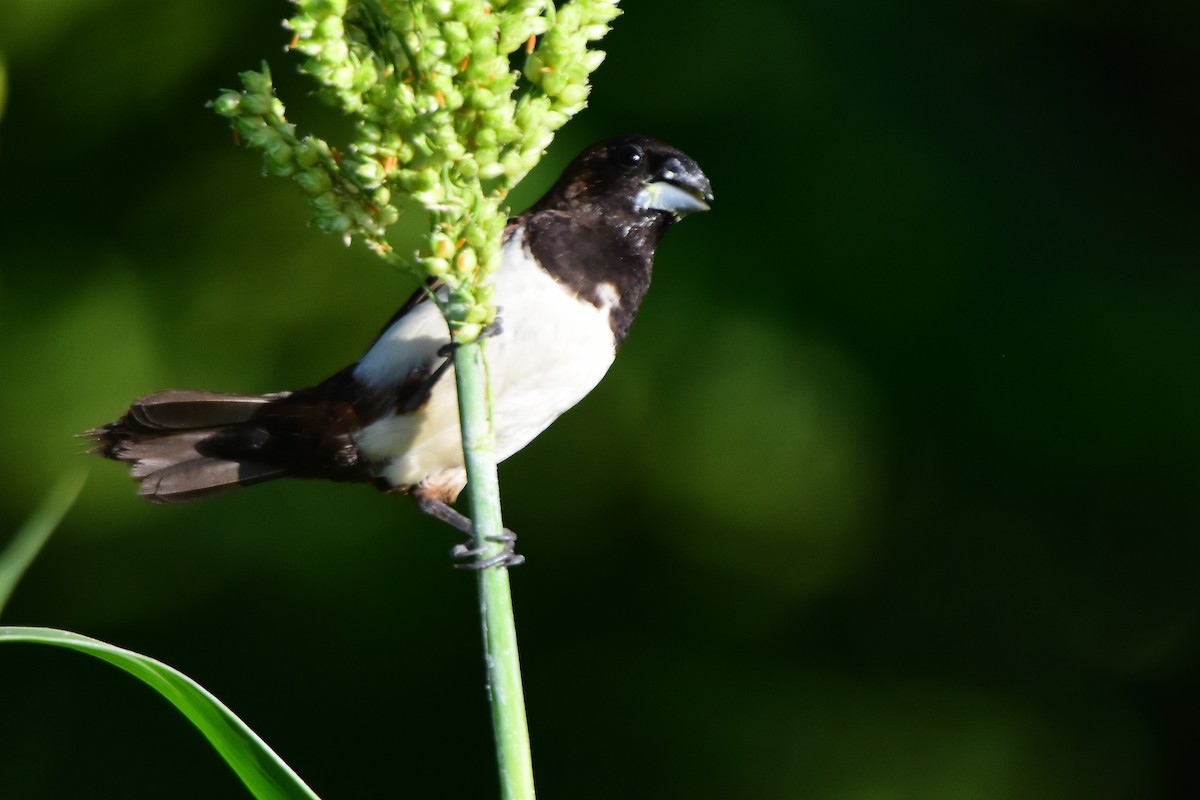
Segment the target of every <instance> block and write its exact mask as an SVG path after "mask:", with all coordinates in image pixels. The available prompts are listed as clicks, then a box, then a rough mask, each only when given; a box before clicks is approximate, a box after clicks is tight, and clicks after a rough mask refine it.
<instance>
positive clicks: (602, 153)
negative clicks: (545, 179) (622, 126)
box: [538, 136, 713, 223]
mask: <svg viewBox="0 0 1200 800" xmlns="http://www.w3.org/2000/svg"><path fill="white" fill-rule="evenodd" d="M712 199H713V195H712V186H711V185H710V184H709V181H708V177H707V176H705V174H704V172H702V171H701V169H700V167H699V165H698V164H696V162H695V161H693V160H692V159H690V158H689V157H688V156H686V155H684V154H683V153H681V152H680V151H679V150H676V149H675V148H674V147H671V146H670V145H667V144H663V143H662V142H660V141H658V140H656V139H651V138H650V137H648V136H622V137H620V138H617V139H608V140H606V141H603V142H600V143H599V144H596V145H593V146H592V147H590V148H588V149H587V150H585V151H584V152H583V153H582V154H580V155H579V156H578V157H577V158H576V159H575V160H574V161H572V162H571V163H570V165H569V166H568V167H567V168H566V169H565V170H564V171H563V174H562V177H561V178H559V180H558V183H556V184H555V185H554V186H553V188H551V189H550V191H549V192H548V193H547V194H546V196H545V197H544V198H542V200H541V202H540V203H538V208H539V209H551V208H553V209H558V210H561V211H570V212H572V213H580V212H582V213H585V214H588V213H591V214H600V215H603V216H604V217H605V218H610V219H613V220H614V221H617V220H630V218H636V219H639V220H642V221H644V222H646V223H652V222H662V223H670V222H672V221H674V220H676V219H678V218H679V217H681V216H683V215H684V214H687V213H690V212H692V211H707V210H708V204H709V203H710V202H711V201H712Z"/></svg>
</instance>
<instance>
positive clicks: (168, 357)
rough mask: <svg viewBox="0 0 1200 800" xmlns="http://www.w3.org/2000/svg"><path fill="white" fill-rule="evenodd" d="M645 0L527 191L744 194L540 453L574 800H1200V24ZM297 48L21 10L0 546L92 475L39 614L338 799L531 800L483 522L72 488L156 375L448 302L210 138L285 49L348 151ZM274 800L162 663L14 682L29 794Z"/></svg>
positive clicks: (252, 380)
mask: <svg viewBox="0 0 1200 800" xmlns="http://www.w3.org/2000/svg"><path fill="white" fill-rule="evenodd" d="M625 8H626V12H627V13H626V15H625V16H624V17H622V18H621V19H619V20H618V21H617V22H616V27H615V30H614V31H613V33H612V34H611V36H610V38H609V39H607V40H606V41H605V49H607V50H609V51H610V56H609V60H608V61H607V62H606V64H605V66H604V67H602V68H601V70H600V71H599V73H597V76H596V87H595V93H594V95H593V98H592V103H591V108H590V109H589V110H588V111H587V112H585V113H584V114H583V115H582V116H581V117H579V118H578V119H577V120H575V121H574V122H573V123H571V124H570V125H569V126H568V127H567V128H566V129H565V130H564V131H563V132H562V134H560V136H559V138H558V140H557V141H556V143H555V145H554V148H553V149H552V151H551V153H550V154H549V156H548V157H547V158H546V160H545V162H544V164H543V167H542V168H541V169H540V170H539V171H538V172H536V173H535V174H534V175H533V176H531V177H530V178H529V180H528V181H527V183H526V184H525V185H524V186H523V187H521V190H520V191H519V192H518V194H517V195H516V196H515V197H514V204H515V206H516V207H517V208H520V207H523V206H524V205H525V204H527V203H529V202H531V201H532V200H533V199H534V198H535V197H536V196H537V195H538V194H539V193H540V192H541V191H542V190H544V188H545V187H546V186H547V185H548V184H549V183H550V181H551V180H552V179H553V177H554V175H555V174H556V173H557V171H558V170H559V169H560V168H561V167H562V165H563V164H564V163H565V162H566V161H567V160H568V159H569V158H570V157H571V156H572V155H573V154H574V153H575V152H576V151H578V150H579V149H581V148H582V147H583V146H585V145H586V144H588V143H590V142H591V141H593V140H595V139H598V138H601V137H603V136H607V135H613V134H617V133H624V132H629V131H640V132H645V133H649V134H652V135H656V136H658V137H660V138H663V139H665V140H667V141H669V142H671V143H673V144H676V145H677V146H679V147H681V148H682V149H684V150H685V151H686V152H688V153H689V154H690V155H692V156H693V157H694V158H696V160H697V161H699V162H700V163H701V164H702V165H703V167H704V169H705V170H706V172H707V173H708V175H709V176H710V178H711V179H712V182H713V185H714V187H715V191H716V196H717V200H716V203H715V204H714V209H713V211H712V212H711V213H710V214H706V215H703V216H699V217H695V218H689V219H688V220H687V221H686V222H684V223H683V224H682V225H680V226H679V227H678V228H677V229H676V230H673V231H672V233H671V234H670V235H669V236H668V238H667V241H666V243H665V245H664V247H663V248H662V250H661V251H660V254H659V259H658V265H657V267H658V269H657V272H656V276H655V285H654V288H653V290H652V291H651V293H650V295H649V298H648V301H647V303H646V305H645V307H644V310H643V314H642V316H641V317H640V318H639V320H638V322H637V324H636V325H635V326H634V330H633V334H632V336H631V338H630V340H629V342H628V344H627V345H626V347H625V348H624V350H623V351H622V353H621V357H620V358H619V359H618V361H617V364H616V366H615V368H614V369H613V371H612V373H611V374H610V376H609V378H608V379H607V380H606V381H605V382H604V383H603V384H602V385H601V386H600V388H599V389H598V390H597V391H596V392H595V393H594V394H593V395H592V396H590V397H589V398H588V399H587V400H585V401H584V402H583V403H582V404H581V405H580V406H579V407H578V408H576V409H575V410H574V411H572V412H570V413H569V414H567V415H566V416H565V417H564V418H563V419H562V420H561V421H560V422H559V423H558V424H556V425H555V426H554V427H553V428H551V429H550V431H549V432H547V434H546V435H544V436H543V437H542V438H540V439H539V440H538V441H537V442H535V443H534V444H533V445H531V446H530V447H529V448H528V449H527V450H526V451H524V452H522V453H521V454H519V455H518V456H516V457H514V458H513V459H511V461H509V462H507V463H506V464H504V465H503V467H502V469H501V480H502V485H503V489H504V499H505V503H506V519H507V522H508V523H509V525H510V526H511V527H513V528H514V529H516V530H517V531H518V532H519V533H520V534H521V549H522V552H524V553H525V554H526V555H527V557H528V559H529V563H528V564H527V565H526V566H524V567H522V568H520V570H519V571H517V572H516V573H515V574H514V578H513V583H514V591H515V601H516V606H517V613H518V620H519V627H520V632H521V636H522V644H523V657H524V663H525V679H526V685H527V691H528V702H529V716H530V722H531V726H532V731H533V745H534V755H535V764H536V771H537V774H538V779H539V784H538V785H539V789H540V790H541V794H542V795H543V796H545V797H551V798H555V797H571V798H612V797H646V798H652V797H654V798H657V797H697V798H730V797H753V798H765V799H767V800H770V799H773V798H781V799H782V798H822V800H875V799H877V798H879V799H884V798H913V799H914V800H940V799H941V798H946V800H959V799H961V798H973V799H982V800H990V799H991V798H1013V797H1021V798H1025V799H1026V800H1029V799H1030V798H1033V799H1037V798H1054V799H1055V800H1070V799H1071V798H1088V800H1106V799H1107V798H1185V797H1196V796H1200V767H1197V763H1200V762H1197V759H1196V757H1195V738H1194V737H1195V719H1196V716H1197V714H1198V713H1200V696H1198V695H1200V692H1198V684H1197V667H1198V666H1200V580H1198V579H1197V576H1198V574H1200V535H1198V534H1200V500H1198V499H1197V498H1198V496H1200V495H1198V493H1197V486H1198V479H1200V456H1198V451H1200V422H1198V421H1197V414H1198V411H1200V370H1198V369H1197V367H1198V364H1197V356H1198V352H1200V315H1198V313H1197V309H1198V301H1200V272H1198V270H1197V268H1198V266H1200V223H1198V217H1200V192H1198V188H1200V110H1198V108H1200V106H1198V93H1197V84H1198V81H1200V44H1198V42H1200V8H1198V7H1197V6H1196V4H1194V3H1179V4H1177V5H1172V4H1169V3H1155V2H1149V3H1143V4H1140V5H1138V4H1118V3H1085V2H1079V1H1078V0H1076V1H1074V2H1073V1H1072V0H1042V1H1041V2H1028V1H1027V0H983V2H977V3H970V4H966V3H962V4H959V3H949V2H936V0H906V1H905V2H895V3H893V2H884V0H840V2H832V0H825V1H824V2H820V1H819V0H818V1H815V2H814V1H813V0H802V1H801V2H792V1H791V0H755V2H750V3H742V4H736V5H732V4H729V3H724V2H717V0H689V2H683V0H670V1H669V2H668V1H667V0H662V1H660V2H656V3H649V2H639V1H638V0H631V1H630V2H628V3H626V4H625ZM288 13H289V7H288V6H287V5H286V4H285V3H283V2H256V3H247V2H244V0H208V2H198V1H197V0H193V2H184V1H183V0H171V1H170V2H162V0H107V2H101V1H100V0H0V49H2V50H3V53H4V56H5V59H6V61H7V71H8V79H9V87H8V104H7V109H6V111H5V116H4V119H3V122H2V124H0V374H2V375H3V376H4V377H3V383H2V386H0V415H2V416H0V419H3V424H0V472H2V475H3V480H2V481H0V537H6V536H8V535H9V533H10V532H11V531H13V530H15V528H16V526H17V525H18V524H19V522H20V521H21V520H22V519H24V518H25V516H26V515H27V514H28V513H29V512H30V511H31V510H32V509H33V507H34V506H35V505H36V503H37V502H38V499H39V498H40V497H41V496H43V495H44V494H45V493H46V492H47V491H49V489H50V487H51V486H52V485H53V484H54V483H55V482H56V481H57V480H58V478H59V476H60V475H62V474H63V473H64V472H65V471H67V470H70V469H77V468H80V467H81V466H84V465H87V466H89V467H90V469H91V480H90V482H89V484H88V486H87V487H86V488H85V490H84V494H83V496H82V498H81V500H80V502H79V504H78V506H77V507H76V508H75V510H74V511H73V512H72V513H71V514H70V516H69V517H68V518H67V520H66V522H65V523H64V525H63V527H62V529H61V530H60V532H59V534H58V535H57V537H56V538H55V539H54V540H52V542H51V544H50V546H49V548H48V550H47V552H46V553H45V554H44V556H43V557H42V559H41V560H40V561H39V562H38V563H37V564H36V565H35V566H34V568H33V570H32V572H31V573H30V574H29V576H28V578H27V580H26V581H25V583H24V584H23V585H22V586H21V587H20V589H19V590H18V592H17V594H16V595H15V596H14V598H13V601H12V603H11V605H10V606H9V608H8V610H7V611H6V613H5V616H4V621H5V622H7V623H8V624H26V625H52V626H57V627H63V628H68V629H71V630H76V631H79V632H82V633H87V634H89V635H93V636H97V637H100V638H103V639H106V640H109V641H112V642H114V643H117V644H120V645H122V646H126V647H131V648H133V649H136V650H138V651H141V652H145V653H147V654H150V655H153V656H155V657H158V658H160V659H162V660H164V661H166V662H168V663H170V664H172V665H174V666H176V667H178V668H180V669H182V670H184V671H185V672H187V673H188V674H189V675H191V676H193V677H195V678H196V679H197V680H199V681H200V682H201V683H203V684H204V685H205V686H206V687H208V688H209V689H210V690H212V691H213V692H214V693H216V694H217V695H218V696H219V697H221V698H222V699H223V700H225V701H226V702H227V703H228V704H229V705H230V706H231V707H232V708H233V709H234V710H236V711H237V712H238V713H239V714H241V715H242V717H243V718H244V719H245V720H246V721H247V722H248V723H249V724H250V725H251V726H252V727H254V728H255V729H256V730H257V731H258V732H259V733H260V734H261V735H262V736H263V737H264V738H265V739H266V740H267V741H268V742H269V743H271V744H272V745H273V746H274V747H275V748H276V749H277V750H278V751H279V752H280V753H281V754H282V755H283V757H284V758H285V759H287V760H288V761H289V762H290V763H291V764H292V765H293V766H294V767H295V768H296V769H297V771H298V772H299V773H300V774H301V775H302V776H304V777H305V778H306V780H308V781H309V783H310V784H311V785H312V786H313V788H314V789H315V790H316V791H317V792H318V793H319V794H321V795H322V796H323V797H325V798H327V799H328V800H335V799H336V798H351V797H353V798H362V797H400V796H415V797H490V796H494V795H495V778H494V771H493V766H492V752H491V742H490V731H489V727H488V716H487V710H486V707H485V704H484V696H483V690H482V687H481V680H482V665H481V657H480V645H479V634H478V630H477V620H476V617H475V611H474V608H475V603H476V600H475V595H474V592H475V589H474V582H473V580H472V579H471V578H470V576H468V575H466V574H463V573H461V572H457V571H455V570H453V569H451V568H450V562H449V560H448V558H447V551H448V549H449V547H450V546H451V545H452V544H453V542H454V540H455V537H454V536H453V535H452V534H451V533H450V532H448V531H447V530H446V529H444V528H443V527H441V526H439V525H438V524H437V523H435V522H432V521H430V520H428V519H425V518H423V517H422V515H421V514H419V513H418V512H417V511H416V510H415V509H414V508H412V507H411V506H410V504H408V503H406V502H404V501H403V500H400V499H398V498H395V497H385V496H382V495H380V494H377V493H375V492H374V491H373V490H371V489H369V488H366V487H359V486H337V485H325V484H316V483H302V482H293V483H278V484H275V485H268V486H263V487H259V488H256V489H254V490H252V491H248V492H245V493H242V494H240V495H237V496H231V497H228V498H224V499H220V500H216V501H212V502H209V503H203V504H198V505H193V506H185V507H176V508H159V507H152V506H149V505H147V504H145V503H142V502H140V501H138V500H137V499H136V498H135V494H134V486H133V484H132V482H131V481H130V480H129V478H128V476H127V475H126V472H125V470H124V469H122V468H120V467H118V466H117V465H115V464H109V463H102V462H100V461H98V460H97V461H94V462H93V461H91V460H89V459H85V458H83V457H82V456H80V455H78V453H79V452H80V451H81V450H82V449H83V447H84V445H83V443H81V442H80V441H79V440H78V439H76V438H74V435H75V434H76V433H77V432H79V431H82V430H84V429H86V428H89V427H91V426H93V425H96V424H98V423H102V422H105V421H108V420H110V419H113V418H115V417H116V416H117V415H118V414H120V413H121V412H122V411H123V410H124V408H125V406H126V405H127V403H128V401H129V400H130V399H132V398H133V397H135V396H137V395H141V394H144V393H147V392H150V391H153V390H156V389H161V388H167V387H194V388H211V389H222V390H229V391H240V392H259V391H272V390H278V389H282V388H297V387H300V386H304V385H308V384H310V383H313V382H315V381H317V380H320V379H322V378H324V377H326V376H327V375H328V374H331V373H332V372H334V371H335V370H336V369H338V368H340V367H341V366H343V365H344V364H345V363H348V362H349V361H351V360H353V359H355V358H357V356H358V355H359V354H360V353H361V351H362V350H363V348H364V347H365V346H366V345H367V344H368V343H369V342H370V341H371V339H372V338H373V336H374V334H375V333H376V331H377V330H378V328H379V326H380V325H382V323H383V322H384V321H385V320H386V319H387V318H388V316H389V315H390V314H391V312H392V311H393V310H394V308H395V307H396V306H397V305H398V304H399V303H400V302H401V301H402V300H403V299H404V298H405V297H406V295H407V294H408V292H409V290H410V288H411V282H410V281H407V280H406V279H404V278H403V277H401V276H399V275H397V274H395V273H392V272H390V271H389V270H388V269H386V268H385V267H383V266H381V265H380V264H379V263H377V262H376V260H375V259H374V258H373V257H372V256H370V255H369V254H367V253H365V252H363V251H362V250H360V249H359V248H350V249H347V248H345V247H343V246H342V245H341V244H340V243H339V242H338V241H336V240H334V239H333V238H329V237H325V236H322V235H320V234H318V233H317V232H316V231H315V230H313V229H311V228H309V227H307V226H306V224H305V223H306V220H307V218H308V216H307V209H306V206H305V203H304V200H303V199H302V197H301V194H300V192H299V190H298V189H296V188H295V187H293V186H292V185H290V184H289V183H288V182H286V181H281V180H275V179H266V178H263V177H261V174H260V173H261V168H260V166H259V162H258V159H257V156H256V155H254V154H252V153H249V152H247V151H244V150H242V149H240V148H238V147H235V146H234V145H233V143H232V141H231V137H230V134H229V132H228V130H227V128H226V126H225V124H224V122H223V121H222V120H220V119H218V118H217V117H216V116H215V115H214V114H213V113H212V112H211V111H210V110H209V109H206V108H205V105H204V104H205V102H206V101H207V100H209V99H211V98H213V97H215V96H216V94H217V92H218V90H219V89H220V88H222V87H228V86H231V85H233V84H234V83H235V81H236V74H237V72H238V71H239V70H242V69H247V68H252V67H256V66H257V65H258V64H259V62H260V60H261V59H262V58H264V57H265V58H268V59H269V60H270V63H271V64H272V66H273V67H274V71H275V73H276V76H277V77H278V79H279V81H278V82H279V84H280V87H281V94H282V95H283V97H284V99H285V100H286V101H287V102H288V104H289V106H290V108H291V111H292V114H291V116H292V117H293V119H294V120H295V121H297V122H299V123H300V124H301V125H302V126H304V125H311V126H314V127H318V128H319V129H321V130H325V131H328V130H330V128H329V126H330V125H333V124H336V123H335V122H334V121H333V120H331V119H330V117H329V114H328V112H326V111H324V110H323V109H321V108H320V107H319V106H318V105H317V104H315V102H314V101H312V100H311V99H310V98H309V97H308V96H307V91H308V86H307V85H306V84H305V83H303V82H302V81H301V80H300V79H299V78H298V77H297V76H296V75H295V74H294V69H293V66H294V62H293V61H292V60H291V57H290V56H286V55H284V54H283V52H282V45H283V43H284V42H285V40H286V38H287V34H286V33H285V32H284V31H283V30H282V29H281V28H280V27H279V24H278V23H279V20H280V19H282V18H283V17H285V16H286V15H287V14H288ZM335 138H336V137H335ZM85 786H86V787H90V788H91V790H90V791H89V790H88V789H85V788H84V787H85ZM241 792H242V790H241V789H240V785H239V784H238V783H237V782H236V780H235V779H234V777H233V774H232V773H231V772H230V771H229V770H228V769H227V768H226V767H225V766H224V764H222V763H221V762H220V761H219V760H218V758H217V756H216V755H215V754H214V753H213V752H211V751H210V749H209V747H208V745H207V744H206V743H205V742H204V741H203V740H202V739H201V737H200V736H199V735H198V734H197V733H196V732H195V731H194V730H192V729H191V727H190V726H189V725H188V724H187V723H186V722H185V721H184V720H183V719H182V718H181V717H179V716H178V715H177V714H176V713H175V712H174V710H173V709H171V708H170V707H169V706H168V705H167V704H166V703H164V702H163V701H162V700H161V699H160V698H159V697H157V696H155V695H153V694H152V693H151V692H150V691H148V690H147V689H146V688H144V687H143V686H141V685H139V684H137V683H135V682H134V681H133V680H132V679H130V678H129V677H128V676H126V675H124V674H121V673H118V672H117V671H116V670H113V669H111V668H110V667H107V666H105V665H101V664H98V663H95V662H91V661H90V660H87V659H84V658H83V657H81V656H77V655H74V654H69V653H66V652H62V651H56V650H44V651H43V650H41V649H36V648H29V647H6V648H5V650H4V652H2V653H0V797H4V798H6V800H7V799H8V798H12V799H13V800H17V799H18V798H21V799H24V798H38V799H40V798H67V797H78V796H84V795H89V796H91V795H103V796H114V797H115V796H120V797H123V798H162V797H171V798H212V797H237V796H241Z"/></svg>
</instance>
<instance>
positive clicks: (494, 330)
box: [437, 309, 504, 358]
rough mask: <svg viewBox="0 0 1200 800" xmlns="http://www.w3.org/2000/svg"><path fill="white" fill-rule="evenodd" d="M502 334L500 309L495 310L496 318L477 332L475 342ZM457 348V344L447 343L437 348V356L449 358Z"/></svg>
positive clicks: (502, 323)
mask: <svg viewBox="0 0 1200 800" xmlns="http://www.w3.org/2000/svg"><path fill="white" fill-rule="evenodd" d="M502 333H504V322H503V320H501V319H500V309H496V316H495V317H493V318H492V321H491V322H489V323H488V324H487V326H486V327H484V329H483V330H481V331H480V332H479V336H478V337H476V339H475V341H477V342H479V341H483V340H484V339H490V338H491V337H493V336H499V335H500V334H502ZM459 346H460V345H459V343H458V342H448V343H447V344H444V345H442V346H441V347H439V348H438V351H437V354H438V355H439V356H441V357H442V358H449V357H450V356H452V355H454V351H455V350H457V349H458V348H459Z"/></svg>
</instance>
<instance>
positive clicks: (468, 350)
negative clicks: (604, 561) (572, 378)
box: [454, 340, 534, 800]
mask: <svg viewBox="0 0 1200 800" xmlns="http://www.w3.org/2000/svg"><path fill="white" fill-rule="evenodd" d="M485 342H486V340H484V342H478V341H477V342H472V343H470V344H461V345H460V346H459V347H458V348H457V349H456V350H455V352H454V372H455V376H456V380H457V383H458V407H459V420H460V422H461V425H462V439H463V457H464V459H465V461H466V467H467V481H468V486H469V487H470V492H469V499H470V505H471V519H472V521H473V522H474V546H475V547H476V548H480V549H482V550H483V554H482V555H481V556H480V558H483V559H487V558H490V557H492V556H494V555H497V554H498V553H499V552H500V551H501V549H502V545H501V544H499V543H498V542H496V541H494V539H495V538H496V537H499V536H500V535H501V534H503V533H504V524H503V521H502V518H501V514H500V482H499V480H498V479H497V476H496V453H495V448H494V447H493V445H494V439H495V437H494V436H493V431H492V414H491V402H490V397H489V392H488V380H487V364H486V361H485V358H484V355H485V354H484V348H485V347H486V344H485ZM479 609H480V622H481V624H482V626H483V645H484V650H485V653H486V664H487V689H488V699H489V701H490V704H491V708H492V729H493V731H494V733H495V742H496V761H497V765H498V767H499V774H500V793H501V797H502V798H504V800H532V799H533V796H534V791H533V757H532V754H531V753H530V748H529V725H528V722H527V721H526V718H525V692H524V689H523V688H522V686H521V663H520V657H519V655H518V651H517V623H516V619H515V617H514V616H513V605H512V593H511V592H510V591H509V583H508V569H507V568H505V567H502V566H500V567H489V568H488V569H481V570H479Z"/></svg>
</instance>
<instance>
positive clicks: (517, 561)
mask: <svg viewBox="0 0 1200 800" xmlns="http://www.w3.org/2000/svg"><path fill="white" fill-rule="evenodd" d="M484 541H485V542H489V543H491V544H499V545H503V547H502V548H501V549H500V552H499V553H496V554H495V555H493V556H489V557H488V558H483V557H482V556H483V554H484V553H486V552H487V551H488V550H489V549H490V548H489V547H487V546H484V547H474V546H473V545H474V544H475V542H474V540H473V539H472V540H471V541H469V542H466V543H464V544H456V545H454V547H453V548H451V549H450V557H451V558H453V559H455V560H457V561H459V562H460V563H458V564H455V565H454V566H455V567H456V568H458V569H487V568H488V567H506V568H507V567H516V566H520V565H521V564H524V563H525V556H523V555H521V554H520V553H518V552H517V550H516V547H517V535H516V534H515V533H513V532H512V531H510V530H509V529H508V528H505V529H504V533H502V534H500V535H499V536H485V537H484Z"/></svg>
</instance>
